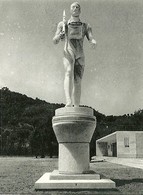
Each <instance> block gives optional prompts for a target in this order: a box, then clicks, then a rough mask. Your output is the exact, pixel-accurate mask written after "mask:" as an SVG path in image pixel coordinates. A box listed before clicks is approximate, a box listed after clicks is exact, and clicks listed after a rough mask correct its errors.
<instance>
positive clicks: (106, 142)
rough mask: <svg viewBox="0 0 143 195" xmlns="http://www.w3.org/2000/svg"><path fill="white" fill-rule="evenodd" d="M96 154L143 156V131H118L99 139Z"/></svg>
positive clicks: (129, 156)
mask: <svg viewBox="0 0 143 195" xmlns="http://www.w3.org/2000/svg"><path fill="white" fill-rule="evenodd" d="M96 156H112V157H123V158H125V157H128V158H143V131H116V132H114V133H112V134H109V135H107V136H105V137H103V138H100V139H98V140H97V141H96Z"/></svg>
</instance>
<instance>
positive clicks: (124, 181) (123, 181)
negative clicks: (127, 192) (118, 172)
mask: <svg viewBox="0 0 143 195" xmlns="http://www.w3.org/2000/svg"><path fill="white" fill-rule="evenodd" d="M112 180H113V181H114V182H115V183H116V186H117V187H119V186H123V185H125V184H131V183H143V179H142V178H135V179H112Z"/></svg>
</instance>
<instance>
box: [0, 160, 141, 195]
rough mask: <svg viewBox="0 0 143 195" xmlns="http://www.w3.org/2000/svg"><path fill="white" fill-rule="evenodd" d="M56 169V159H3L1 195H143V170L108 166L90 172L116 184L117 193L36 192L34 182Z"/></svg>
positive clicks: (100, 164)
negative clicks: (94, 172)
mask: <svg viewBox="0 0 143 195" xmlns="http://www.w3.org/2000/svg"><path fill="white" fill-rule="evenodd" d="M54 169H58V160H57V159H56V158H53V159H50V158H45V159H40V158H38V159H36V158H34V157H0V194H3V195H4V194H24V193H25V194H36V195H38V194H39V195H44V194H48V195H65V194H67V195H70V194H71V195H77V194H80V195H85V194H87V195H94V194H100V195H105V194H109V195H112V194H114V195H119V194H124V195H128V194H132V195H136V194H138V195H143V170H141V169H136V168H132V167H126V166H122V165H117V164H112V163H109V162H97V163H92V164H91V170H94V171H96V172H97V173H99V174H101V176H102V177H103V178H105V177H106V178H110V179H112V180H113V181H115V182H116V189H115V190H90V191H88V190H71V191H62V190H54V191H51V190H50V191H35V189H34V184H35V181H37V180H38V179H39V178H40V177H41V176H42V175H43V174H44V173H45V172H51V171H53V170H54Z"/></svg>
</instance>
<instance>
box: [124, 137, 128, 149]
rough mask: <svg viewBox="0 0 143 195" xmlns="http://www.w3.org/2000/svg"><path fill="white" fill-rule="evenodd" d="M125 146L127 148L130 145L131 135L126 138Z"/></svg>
mask: <svg viewBox="0 0 143 195" xmlns="http://www.w3.org/2000/svg"><path fill="white" fill-rule="evenodd" d="M124 146H125V148H127V147H129V137H125V138H124Z"/></svg>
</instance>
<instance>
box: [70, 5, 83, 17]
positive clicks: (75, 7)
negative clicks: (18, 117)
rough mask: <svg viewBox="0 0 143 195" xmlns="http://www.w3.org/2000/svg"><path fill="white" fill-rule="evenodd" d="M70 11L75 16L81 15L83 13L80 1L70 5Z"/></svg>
mask: <svg viewBox="0 0 143 195" xmlns="http://www.w3.org/2000/svg"><path fill="white" fill-rule="evenodd" d="M70 12H71V15H72V16H74V17H77V16H79V15H80V13H81V8H80V4H79V3H78V2H74V3H72V4H71V7H70Z"/></svg>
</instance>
